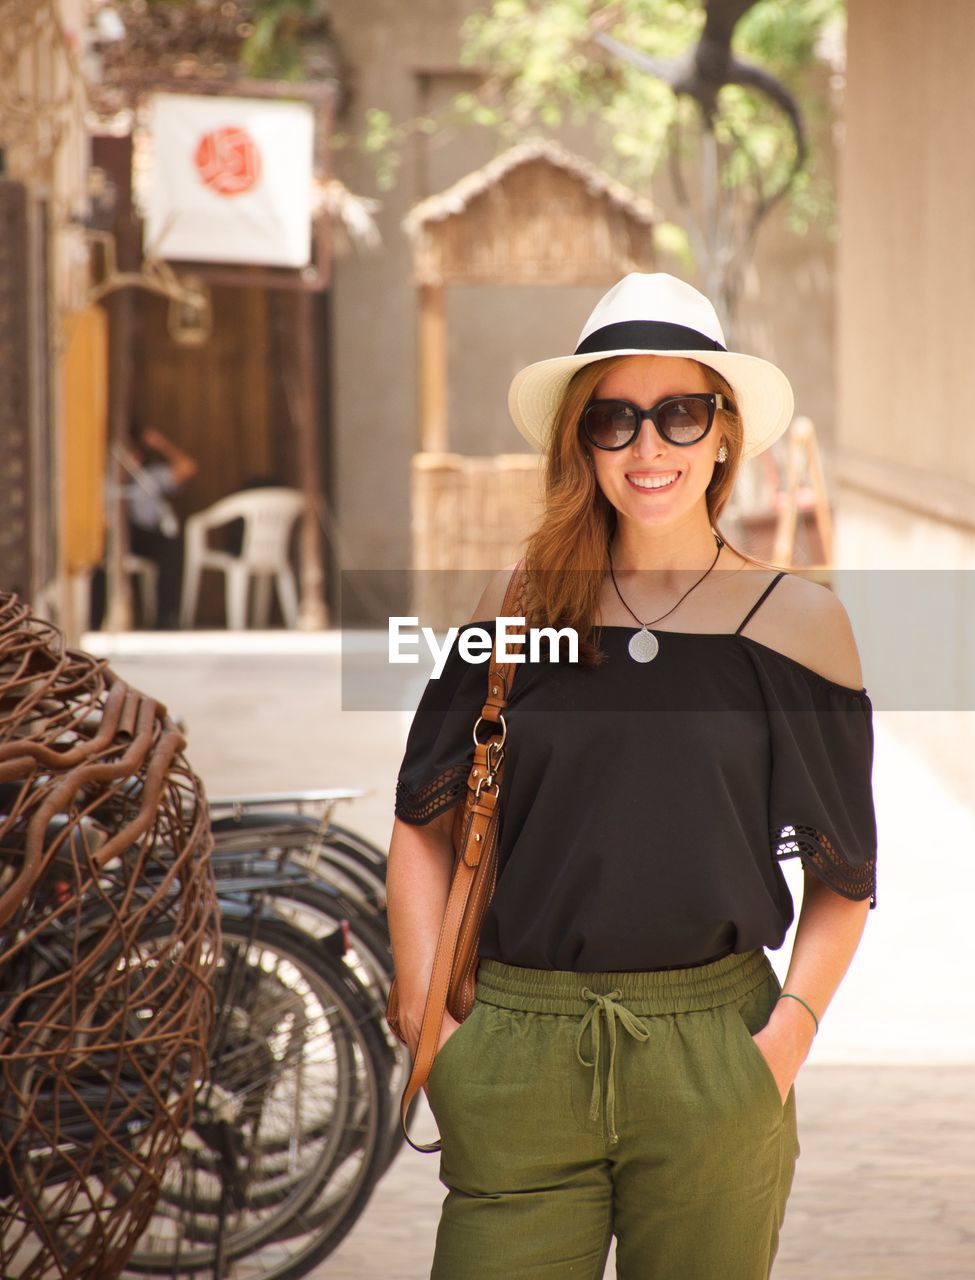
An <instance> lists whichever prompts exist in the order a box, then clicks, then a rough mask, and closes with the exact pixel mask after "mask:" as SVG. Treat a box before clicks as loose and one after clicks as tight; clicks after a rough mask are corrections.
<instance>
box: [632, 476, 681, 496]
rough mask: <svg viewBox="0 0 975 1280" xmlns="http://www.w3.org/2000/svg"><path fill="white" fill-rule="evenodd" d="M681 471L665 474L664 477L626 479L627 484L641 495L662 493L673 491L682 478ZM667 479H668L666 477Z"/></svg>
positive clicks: (633, 477)
mask: <svg viewBox="0 0 975 1280" xmlns="http://www.w3.org/2000/svg"><path fill="white" fill-rule="evenodd" d="M681 474H682V473H681V472H680V471H670V472H665V473H664V476H648V475H642V476H635V475H633V476H631V475H628V476H627V477H626V480H627V484H629V485H630V487H631V488H633V489H637V490H639V492H640V493H660V492H661V491H663V490H665V489H672V488H673V487H674V485H675V484H676V483H677V481H678V480H679V479H680V477H681ZM665 476H666V477H667V478H666V479H665V478H664V477H665Z"/></svg>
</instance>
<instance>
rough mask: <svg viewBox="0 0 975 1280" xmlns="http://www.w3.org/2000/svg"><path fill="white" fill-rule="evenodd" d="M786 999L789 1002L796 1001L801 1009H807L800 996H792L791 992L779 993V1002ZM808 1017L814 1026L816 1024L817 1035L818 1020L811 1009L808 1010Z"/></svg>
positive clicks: (817, 1031)
mask: <svg viewBox="0 0 975 1280" xmlns="http://www.w3.org/2000/svg"><path fill="white" fill-rule="evenodd" d="M786 998H788V999H789V1000H798V1001H799V1003H800V1004H801V1005H802V1007H803V1008H804V1009H809V1005H808V1004H806V1002H805V1000H803V998H802V996H797V995H794V994H793V992H791V991H783V992H782V993H781V995H780V996H779V999H780V1000H784V999H786ZM809 1016H810V1017H811V1018H812V1020H813V1022H815V1024H816V1033H817V1034H818V1033H819V1019H818V1018H817V1017H816V1015H815V1014H814V1013H813V1011H812V1009H809Z"/></svg>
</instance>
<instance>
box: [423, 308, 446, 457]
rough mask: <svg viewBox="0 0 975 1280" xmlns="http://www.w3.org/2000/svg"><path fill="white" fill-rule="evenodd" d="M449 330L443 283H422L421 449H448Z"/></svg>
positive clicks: (435, 451)
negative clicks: (445, 314) (445, 312)
mask: <svg viewBox="0 0 975 1280" xmlns="http://www.w3.org/2000/svg"><path fill="white" fill-rule="evenodd" d="M447 448H448V444H447V331H446V320H445V317H444V291H443V286H442V285H435V284H421V285H420V449H421V450H422V451H423V452H424V453H446V451H447Z"/></svg>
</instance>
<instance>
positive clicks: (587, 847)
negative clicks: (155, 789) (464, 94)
mask: <svg viewBox="0 0 975 1280" xmlns="http://www.w3.org/2000/svg"><path fill="white" fill-rule="evenodd" d="M509 406H510V408H511V411H512V415H513V417H514V420H515V422H516V425H518V427H519V429H520V430H521V431H522V433H523V434H524V435H525V436H526V437H527V438H528V439H529V440H530V441H531V442H532V443H533V444H534V445H535V446H536V447H538V448H541V449H543V450H544V451H545V455H546V463H547V472H546V508H545V514H544V516H543V518H542V520H541V522H540V524H539V527H538V528H537V530H536V531H535V533H534V535H533V536H532V538H531V539H530V540H529V542H528V545H527V549H526V561H525V563H526V568H527V582H528V586H527V590H526V594H525V597H524V609H523V613H524V616H525V617H526V620H527V624H528V625H529V626H532V625H544V624H546V623H548V624H552V625H554V624H556V623H557V624H558V625H560V626H564V625H568V626H572V627H574V628H575V629H576V631H577V633H578V635H579V638H580V648H579V661H578V663H576V664H567V663H565V662H562V663H560V664H555V663H552V662H548V661H541V660H540V661H536V662H527V663H525V664H524V665H522V666H520V667H519V668H518V669H517V670H516V674H515V678H514V685H513V689H512V692H511V696H510V699H509V705H508V709H507V711H506V721H507V727H508V739H507V743H506V752H507V759H506V762H505V773H504V777H503V781H502V791H501V804H502V832H501V837H500V843H499V870H498V880H497V886H496V889H495V893H494V897H493V899H492V901H491V905H490V908H489V911H488V915H487V917H486V919H485V923H484V927H483V929H482V933H481V939H480V945H479V968H478V988H477V999H476V1001H475V1004H474V1007H473V1009H472V1012H471V1013H470V1015H469V1016H468V1018H467V1019H466V1020H465V1021H464V1023H463V1024H460V1025H458V1023H456V1022H455V1021H454V1020H453V1018H451V1016H450V1015H449V1014H447V1015H445V1017H444V1023H443V1027H442V1031H441V1037H440V1048H439V1051H438V1053H437V1055H436V1058H435V1059H434V1064H433V1068H432V1070H431V1073H430V1077H429V1080H428V1098H429V1101H430V1105H431V1107H432V1109H433V1111H434V1114H435V1116H436V1119H437V1122H438V1125H439V1128H440V1133H441V1137H442V1142H443V1148H442V1155H441V1166H440V1176H441V1180H442V1181H443V1182H444V1184H445V1186H446V1187H447V1188H448V1193H447V1195H446V1197H445V1200H444V1205H443V1211H442V1217H441V1221H440V1227H439V1231H438V1235H437V1247H436V1255H435V1259H434V1264H433V1272H432V1275H433V1277H434V1278H435V1280H468V1278H470V1280H489V1278H490V1280H495V1278H496V1280H501V1278H502V1277H504V1280H512V1278H517V1280H523V1278H526V1277H531V1278H532V1280H536V1278H537V1280H543V1278H544V1280H555V1278H556V1277H563V1276H573V1277H587V1278H588V1277H593V1280H595V1278H596V1277H599V1276H601V1275H602V1273H603V1267H604V1263H605V1259H606V1255H607V1252H608V1248H609V1244H610V1240H611V1238H612V1236H613V1235H614V1234H615V1235H616V1238H617V1268H618V1275H619V1276H620V1277H621V1280H716V1278H717V1277H721V1280H759V1277H767V1276H768V1275H769V1274H770V1270H771V1265H772V1261H773V1258H774V1256H775V1253H776V1249H777V1247H778V1239H779V1229H780V1226H781V1223H782V1221H783V1218H784V1214H785V1205H786V1200H787V1197H788V1194H789V1191H790V1189H791V1185H792V1178H793V1172H794V1164H795V1159H796V1157H797V1156H798V1154H799V1144H798V1141H797V1136H796V1103H795V1092H794V1089H793V1083H794V1081H795V1078H796V1076H797V1074H798V1072H799V1069H800V1067H801V1066H802V1064H803V1062H804V1060H805V1058H806V1056H807V1054H808V1053H809V1049H810V1046H811V1043H812V1038H813V1036H814V1034H815V1033H816V1031H817V1030H818V1026H819V1020H820V1019H821V1018H822V1016H823V1015H824V1014H825V1012H826V1009H827V1007H828V1005H829V1003H830V1000H831V999H832V997H833V995H834V994H835V992H836V990H837V987H838V986H839V983H840V981H841V980H842V978H843V976H844V974H845V972H846V970H847V968H848V966H849V963H850V961H851V959H852V957H853V954H854V952H855V950H856V948H857V945H858V943H859V940H860V937H861V933H862V931H863V928H864V923H865V920H866V915H867V911H868V909H869V906H870V905H874V904H875V901H876V898H875V891H874V890H875V863H876V826H875V821H874V810H873V801H872V793H871V768H872V759H873V731H872V707H871V704H870V700H869V697H868V695H867V692H866V690H865V689H864V688H863V687H862V685H861V672H860V664H859V659H858V655H857V649H856V645H855V642H854V639H853V636H852V633H851V629H850V624H849V620H848V617H847V615H846V612H845V610H844V608H843V607H842V605H841V604H840V602H839V601H838V600H837V598H836V597H835V596H834V595H833V593H832V592H831V591H830V590H828V589H827V588H825V587H823V586H820V585H819V584H816V583H814V582H810V581H807V580H805V579H803V578H801V577H799V576H798V575H794V574H790V573H782V572H778V573H777V572H775V571H774V570H771V571H770V570H769V568H768V567H767V566H763V565H761V563H760V562H758V561H756V560H754V559H752V558H750V557H748V556H745V555H743V554H741V553H740V552H737V551H735V550H734V548H732V547H731V546H729V545H728V543H727V541H726V540H724V539H723V538H722V537H721V536H720V532H719V531H718V530H717V518H718V515H719V514H720V512H721V510H722V508H723V507H724V505H725V503H726V502H727V501H728V498H729V495H730V493H731V490H732V487H733V484H734V478H735V473H736V470H737V467H738V466H739V464H740V462H741V460H742V459H743V458H745V457H748V456H753V455H754V454H755V453H758V452H760V451H761V450H762V449H764V448H767V447H768V446H769V445H770V444H771V443H772V442H773V441H774V440H775V439H776V438H778V437H779V436H780V435H781V434H782V432H784V431H785V429H786V427H787V426H788V424H789V421H790V420H791V415H792V408H793V397H792V391H791V387H790V386H789V383H788V380H787V379H786V377H785V375H784V374H783V373H782V372H781V371H780V370H778V369H777V368H775V366H774V365H771V364H769V363H768V362H766V361H763V360H759V359H757V358H756V357H751V356H747V355H744V354H741V353H737V352H728V351H727V350H726V348H725V344H724V339H723V334H722V332H721V327H720V324H719V321H718V318H717V316H716V314H715V312H714V309H713V307H712V306H711V304H710V303H709V302H708V300H707V299H706V298H704V297H703V296H702V295H701V294H700V293H698V292H697V290H695V289H693V288H691V287H690V286H689V285H687V284H686V283H684V282H683V281H680V280H677V279H675V278H674V277H672V276H669V275H666V274H659V273H655V274H650V275H643V274H640V273H633V274H631V275H628V276H626V277H625V278H624V279H623V280H622V281H620V282H619V283H618V284H617V285H616V286H614V288H613V289H611V290H610V291H609V292H608V293H607V294H606V295H605V297H604V298H603V299H602V300H601V301H600V302H599V304H598V305H597V307H596V308H595V310H594V311H593V313H592V315H591V316H590V317H589V320H588V321H587V323H586V326H585V327H584V328H583V331H582V335H581V337H580V341H579V345H578V347H577V349H576V351H575V352H574V353H573V355H571V356H563V357H558V358H556V359H554V360H547V361H542V362H540V363H538V364H535V365H531V366H529V367H528V368H527V369H524V370H522V371H521V373H519V374H518V375H517V377H516V378H515V380H514V382H513V383H512V387H511V393H510V396H509ZM510 574H511V568H508V569H506V570H503V571H502V572H500V573H499V574H497V575H496V577H495V578H494V580H493V581H492V582H491V583H490V584H489V586H488V588H487V590H486V591H485V593H484V595H483V597H482V598H481V601H480V602H479V604H478V607H477V609H476V610H475V612H474V617H473V619H472V620H471V623H472V624H473V623H477V624H478V625H480V626H485V627H490V626H491V625H492V624H493V620H494V616H495V614H496V613H497V611H498V609H499V607H500V603H501V600H502V597H503V593H504V589H505V586H506V584H507V582H508V579H509V577H510ZM660 622H662V623H663V625H662V626H658V625H657V624H658V623H660ZM746 626H747V630H746ZM485 676H486V672H485V668H484V667H483V666H476V665H473V664H471V663H467V662H465V661H463V660H462V658H461V657H460V655H459V652H458V649H457V647H456V646H455V648H454V649H453V650H452V652H451V655H450V657H449V659H448V662H447V664H446V666H445V668H444V671H443V674H442V675H441V677H440V679H439V680H437V681H434V680H431V681H430V682H429V683H428V685H427V689H426V690H425V692H424V695H423V699H422V701H421V703H420V706H419V708H418V710H417V713H416V716H415V718H414V721H413V725H412V728H411V731H410V736H409V740H408V743H407V748H406V754H405V757H404V760H403V765H402V767H401V770H400V776H399V781H398V785H397V798H396V819H395V822H394V829H393V834H392V839H391V842H390V849H389V870H388V895H389V920H390V930H391V936H392V945H393V954H394V959H395V963H396V972H397V978H398V983H399V995H400V1016H401V1020H402V1024H403V1026H404V1029H405V1034H406V1036H407V1039H408V1042H409V1044H410V1048H411V1050H413V1051H414V1052H415V1046H416V1040H417V1037H418V1034H419V1026H420V1021H421V1018H422V1013H423V1005H424V1000H425V996H426V988H427V985H428V982H429V977H430V973H431V969H432V963H433V954H434V948H435V944H436V940H437V936H438V931H439V926H440V920H441V917H442V914H443V910H444V906H445V903H446V898H447V893H448V887H449V883H450V875H451V867H452V851H451V843H450V829H451V822H452V817H453V810H454V807H455V806H456V804H457V803H459V798H460V796H461V795H462V793H463V786H464V785H465V781H466V776H467V770H468V768H469V765H470V760H471V754H472V749H473V739H472V735H471V730H472V727H473V724H474V721H475V720H476V718H477V715H478V713H479V711H480V708H481V705H482V703H483V701H484V696H485V691H484V689H483V688H482V685H483V684H484V683H485ZM796 856H798V857H800V858H801V859H802V863H803V868H804V884H803V899H802V909H801V913H800V917H799V922H798V925H797V929H796V935H795V941H794V946H793V951H792V955H791V958H790V963H789V967H788V972H787V975H786V979H785V983H784V985H780V983H779V981H778V978H777V977H776V974H775V971H774V970H773V969H772V966H771V964H770V962H769V960H768V957H767V954H766V951H765V948H771V949H773V950H774V949H776V948H777V947H779V946H781V944H782V941H783V939H784V937H785V934H786V931H787V929H788V927H789V925H790V923H791V922H792V919H793V903H792V899H791V896H790V893H789V889H788V886H787V884H786V882H785V879H784V877H783V875H782V872H781V867H780V865H779V863H780V861H781V860H782V859H783V858H788V857H796Z"/></svg>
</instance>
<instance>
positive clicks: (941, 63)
mask: <svg viewBox="0 0 975 1280" xmlns="http://www.w3.org/2000/svg"><path fill="white" fill-rule="evenodd" d="M848 49H849V52H848V62H849V65H848V80H847V107H846V138H845V145H844V154H843V161H842V171H841V179H842V193H843V199H842V213H841V230H842V234H841V240H840V257H839V277H838V298H837V308H838V311H837V314H838V345H837V374H838V406H837V407H838V446H839V450H838V454H837V464H838V468H839V473H840V475H841V477H842V479H843V483H844V490H843V494H844V496H843V503H842V511H843V522H842V525H841V531H840V532H841V536H842V539H843V543H844V547H845V557H846V562H847V563H851V564H853V563H863V564H867V563H873V564H877V563H880V564H890V563H895V564H898V565H900V566H903V567H922V566H923V567H943V568H949V567H954V566H958V565H961V564H963V563H968V564H971V563H972V562H973V558H975V430H973V429H972V422H973V415H972V411H971V408H970V406H971V404H972V403H973V402H975V360H973V358H972V350H971V346H972V334H973V328H972V321H971V317H972V299H973V297H975V232H973V226H975V221H973V213H972V209H973V204H975V149H973V148H972V146H971V145H970V139H969V138H968V129H969V127H970V124H971V121H972V120H973V118H975V5H973V4H971V3H970V0H940V3H939V4H937V5H935V6H932V5H930V4H925V3H923V2H922V0H851V3H850V6H849V43H848ZM868 495H870V499H871V500H868ZM877 499H879V500H880V501H879V502H878V501H877ZM891 553H893V554H894V559H893V560H891V559H889V558H888V557H889V556H890V554H891Z"/></svg>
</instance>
